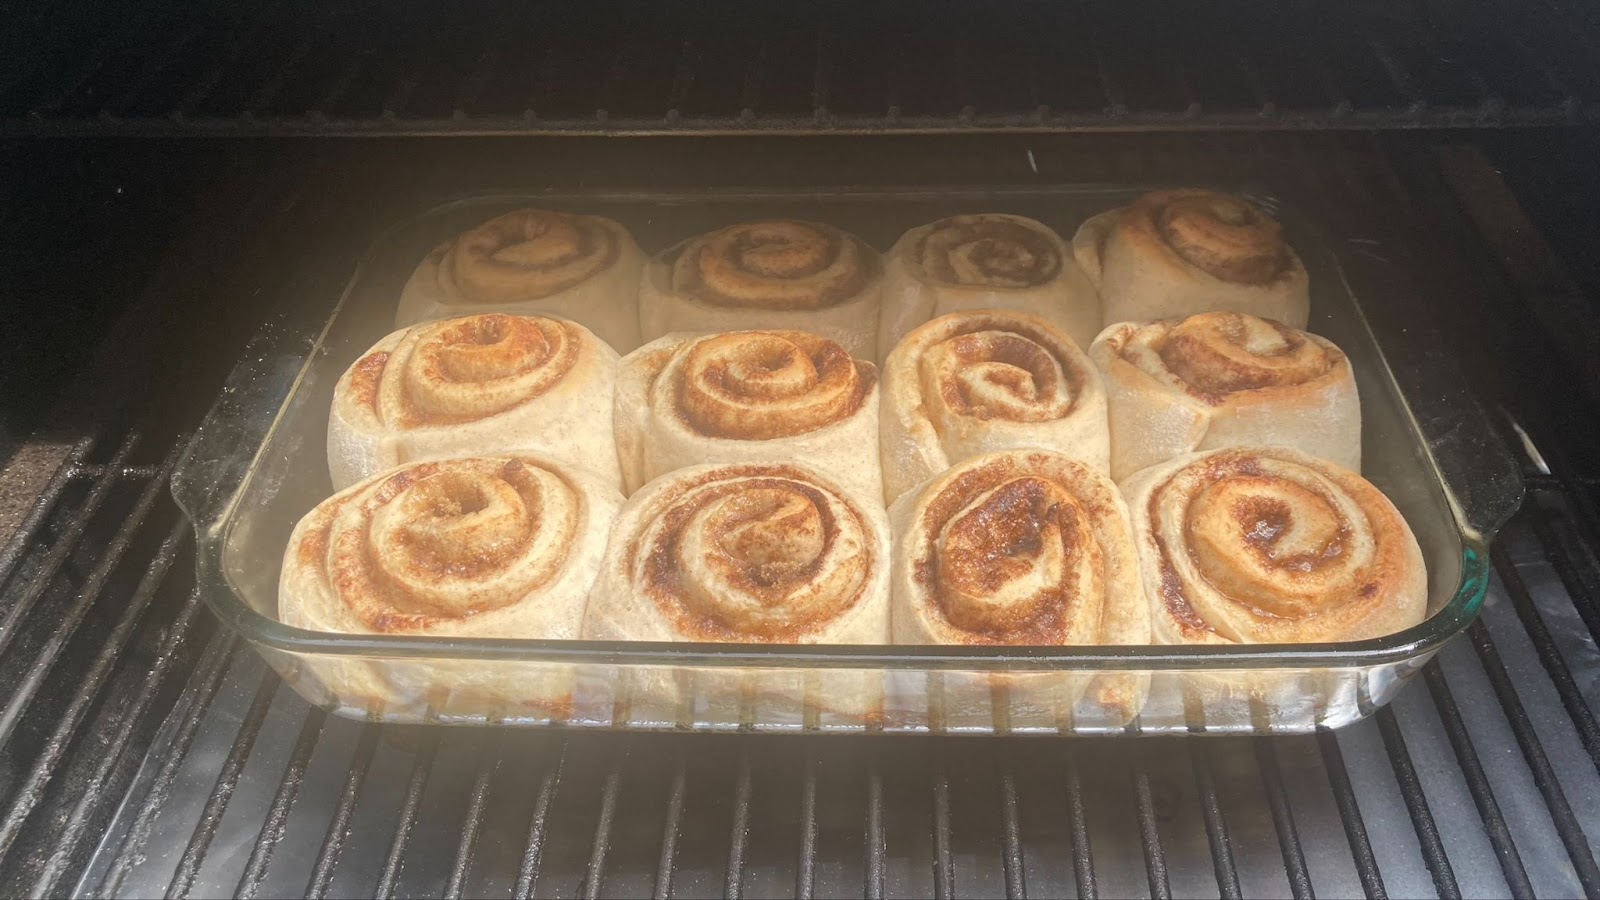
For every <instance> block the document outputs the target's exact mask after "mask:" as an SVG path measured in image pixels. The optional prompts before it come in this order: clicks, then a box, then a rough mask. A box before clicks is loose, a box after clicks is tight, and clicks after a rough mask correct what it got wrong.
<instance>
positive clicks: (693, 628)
mask: <svg viewBox="0 0 1600 900" xmlns="http://www.w3.org/2000/svg"><path fill="white" fill-rule="evenodd" d="M889 548H890V541H889V525H888V522H887V520H886V517H885V515H884V511H883V507H882V505H881V504H880V503H879V502H878V499H877V497H876V496H874V495H871V494H864V493H861V492H858V491H852V490H849V489H847V488H845V487H843V486H842V485H840V484H838V483H837V482H835V481H834V480H832V479H830V478H828V477H827V476H825V475H823V474H822V473H820V472H818V471H816V470H814V469H810V468H807V467H805V466H801V465H782V464H768V463H742V464H726V465H703V466H692V467H690V468H686V469H679V470H678V471H676V472H672V473H670V474H668V475H664V476H662V477H660V478H657V479H656V480H655V481H652V482H650V483H649V484H647V485H645V487H644V488H643V489H642V490H640V491H639V492H638V493H636V494H634V495H633V496H632V497H631V498H629V500H628V502H627V503H626V505H624V507H623V508H622V511H621V513H620V514H619V515H618V518H617V524H616V527H615V528H614V529H613V530H612V534H611V541H610V544H609V545H608V547H607V549H606V560H605V565H604V566H603V568H602V570H601V574H600V578H599V580H598V581H597V582H596V584H595V589H594V593H593V595H592V596H591V598H590V601H589V612H588V616H587V618H586V619H585V622H584V637H586V638H590V639H598V640H633V641H707V642H717V643H742V644H886V643H888V641H889V600H888V590H887V584H888V568H887V566H888V560H889ZM682 674H687V673H682ZM693 674H694V675H695V676H697V677H694V678H692V679H690V680H692V681H693V685H692V687H691V686H689V685H686V684H684V683H680V682H675V681H674V682H669V683H661V682H649V683H646V684H644V685H642V686H641V689H642V690H643V691H645V692H647V693H649V692H655V693H661V692H665V693H667V694H669V695H670V697H669V698H668V699H669V703H670V702H671V700H672V699H682V697H683V693H684V692H685V691H690V690H692V691H693V692H694V693H695V694H696V697H698V699H699V701H700V702H708V703H711V704H713V705H725V704H730V703H731V704H737V703H738V702H739V698H740V697H741V695H742V694H744V693H746V692H753V693H757V694H760V695H763V697H764V699H763V700H761V701H760V702H766V703H774V704H779V705H781V704H784V703H789V704H794V705H796V706H798V705H799V704H802V703H810V704H813V705H816V706H819V707H827V708H829V709H831V710H834V711H837V712H844V713H846V714H849V715H854V716H866V715H875V714H876V713H877V712H878V710H879V708H880V707H881V701H882V688H881V684H880V683H879V681H878V680H877V678H876V676H875V675H873V673H864V672H859V671H841V672H836V673H827V672H824V673H822V674H821V675H820V677H817V676H816V675H815V673H813V677H811V678H809V679H808V678H807V677H806V673H804V672H799V671H791V672H783V671H781V670H775V671H774V672H772V673H761V674H756V675H750V676H748V677H747V675H746V674H745V673H739V672H735V671H728V670H721V671H718V670H710V669H707V670H701V671H697V672H694V673H693ZM656 699H657V700H659V699H661V698H660V697H657V698H656ZM689 699H690V700H691V701H692V700H695V699H696V698H694V697H691V698H689Z"/></svg>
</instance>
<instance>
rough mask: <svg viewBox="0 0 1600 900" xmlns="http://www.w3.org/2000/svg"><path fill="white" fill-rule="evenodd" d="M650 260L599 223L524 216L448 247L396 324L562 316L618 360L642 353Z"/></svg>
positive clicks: (417, 283)
mask: <svg viewBox="0 0 1600 900" xmlns="http://www.w3.org/2000/svg"><path fill="white" fill-rule="evenodd" d="M644 263H645V260H644V254H642V253H640V252H639V247H638V245H637V244H635V243H634V241H633V236H632V235H631V234H629V233H628V230H627V229H626V228H624V227H622V226H621V225H620V224H618V223H616V222H613V221H612V220H610V219H604V218H601V217H599V216H580V215H573V214H570V213H562V212H552V211H550V210H543V209H519V210H516V211H514V212H509V213H506V214H504V215H501V216H496V217H495V218H493V219H490V220H489V221H487V222H485V223H483V224H482V225H479V226H478V227H477V228H474V229H472V230H471V231H468V232H466V233H465V234H463V235H461V236H460V237H458V238H455V239H454V240H450V241H446V242H445V243H443V244H440V245H439V246H438V247H437V248H435V249H434V251H433V252H432V253H429V254H428V256H427V258H426V259H424V260H423V261H422V263H421V264H420V265H418V266H417V270H416V272H414V273H412V276H411V280H410V281H408V282H407V283H406V287H405V291H404V292H403V293H402V294H401V296H400V309H399V312H398V314H397V315H396V316H395V324H396V325H397V326H406V325H410V324H412V323H415V322H422V321H426V320H428V319H437V318H445V317H449V316H461V315H469V314H472V313H487V312H502V313H516V314H522V315H547V316H560V317H562V318H565V319H571V320H573V321H575V322H580V323H582V324H583V325H585V326H587V327H588V328H589V329H590V330H591V331H593V332H594V333H595V334H596V335H598V336H599V337H600V339H601V340H603V341H605V342H606V343H608V344H610V345H611V346H612V348H613V349H615V350H616V351H617V352H619V353H627V352H628V351H630V350H632V349H633V348H635V347H637V346H639V307H638V290H639V275H640V272H641V271H643V269H644Z"/></svg>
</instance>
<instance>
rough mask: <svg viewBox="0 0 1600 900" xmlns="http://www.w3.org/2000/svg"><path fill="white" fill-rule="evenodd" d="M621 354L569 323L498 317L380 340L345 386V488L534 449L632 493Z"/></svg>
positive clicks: (341, 439)
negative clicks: (620, 425)
mask: <svg viewBox="0 0 1600 900" xmlns="http://www.w3.org/2000/svg"><path fill="white" fill-rule="evenodd" d="M616 379H617V354H616V352H615V351H614V350H612V349H611V348H610V347H608V346H606V344H605V342H603V341H601V340H600V339H598V338H596V337H595V336H594V334H592V333H591V332H590V331H589V330H588V329H587V328H584V327H583V326H582V325H579V324H577V323H575V322H566V321H562V320H559V319H544V318H535V317H532V316H510V315H502V314H498V313H495V314H489V315H481V316H468V317H467V318H463V319H446V320H444V321H439V322H425V323H423V324H421V325H414V326H412V327H410V328H405V329H402V330H400V331H397V332H395V333H393V334H391V335H389V336H388V337H386V338H384V339H383V340H381V341H379V342H378V343H377V344H376V345H375V346H374V347H373V348H372V349H371V350H369V351H367V352H366V353H365V354H363V355H362V357H361V358H360V359H358V360H356V361H355V363H354V364H352V365H351V366H350V368H349V369H348V370H346V371H345V373H344V376H343V377H341V378H340V379H339V383H338V384H337V385H336V386H335V387H334V393H333V407H332V410H331V411H330V413H329V416H328V471H329V474H330V475H331V476H332V478H333V485H334V488H335V489H340V488H344V487H347V486H349V485H351V484H354V483H355V482H357V481H360V480H361V479H363V478H366V477H368V476H370V475H374V474H376V473H378V472H381V471H383V470H384V469H387V468H390V467H392V466H397V465H399V464H401V463H404V462H411V461H413V460H418V459H427V458H433V457H440V456H456V455H465V454H483V453H496V452H500V451H508V450H518V451H522V450H526V451H532V452H536V453H541V454H546V455H548V456H550V457H551V458H553V459H559V460H562V461H564V462H567V463H569V464H572V465H575V466H581V467H583V468H587V469H589V470H591V471H593V472H594V473H595V474H597V475H599V476H600V477H602V478H603V479H605V480H606V482H607V483H609V484H611V485H613V486H616V487H620V486H621V469H620V467H619V465H618V463H617V452H616V448H615V445H614V440H615V439H614V437H613V434H612V422H611V403H612V394H613V393H614V390H615V385H616Z"/></svg>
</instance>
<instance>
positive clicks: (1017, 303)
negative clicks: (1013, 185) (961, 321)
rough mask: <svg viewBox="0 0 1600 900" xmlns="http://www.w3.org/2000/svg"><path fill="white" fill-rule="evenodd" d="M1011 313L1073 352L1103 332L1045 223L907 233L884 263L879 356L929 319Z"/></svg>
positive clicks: (1005, 222)
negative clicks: (1037, 320) (1044, 323)
mask: <svg viewBox="0 0 1600 900" xmlns="http://www.w3.org/2000/svg"><path fill="white" fill-rule="evenodd" d="M968 309H1013V310H1017V311H1019V312H1029V313H1033V314H1035V315H1037V316H1040V317H1042V318H1045V319H1048V320H1049V321H1051V322H1054V323H1055V324H1056V325H1057V326H1059V327H1060V328H1061V330H1062V331H1065V332H1066V333H1067V334H1068V335H1069V336H1070V337H1071V338H1072V339H1073V340H1074V341H1077V342H1078V346H1080V347H1087V346H1089V342H1090V341H1092V340H1094V336H1095V335H1096V334H1098V333H1099V332H1100V325H1101V317H1100V298H1099V297H1098V296H1096V294H1095V291H1094V286H1093V285H1092V284H1090V283H1089V280H1088V279H1087V278H1085V277H1084V275H1083V272H1082V271H1080V270H1079V268H1078V263H1077V261H1076V260H1074V259H1073V256H1072V252H1071V251H1070V250H1069V249H1068V248H1067V245H1066V243H1065V242H1064V241H1062V240H1061V238H1060V236H1059V235H1057V234H1056V233H1055V232H1054V231H1052V230H1051V229H1050V228H1049V226H1047V225H1045V224H1044V223H1043V222H1037V221H1034V220H1033V219H1027V218H1024V217H1022V216H1008V215H1000V214H989V215H977V216H953V217H951V218H948V219H940V220H939V221H937V222H934V223H932V224H929V225H924V226H922V227H920V228H913V229H911V230H910V231H908V232H906V233H905V235H904V236H903V237H901V238H900V240H899V242H897V243H896V244H895V245H894V248H893V249H891V250H890V251H889V252H888V254H886V255H885V257H884V288H883V313H882V315H881V316H880V318H879V325H878V356H879V358H880V359H881V358H883V357H886V356H888V354H889V351H890V350H892V349H894V345H895V344H897V343H899V341H900V339H901V338H903V337H905V335H906V334H907V333H908V332H910V331H911V329H913V328H915V327H917V326H918V325H920V324H922V323H923V322H926V321H927V320H928V319H931V318H933V317H934V316H942V315H944V314H945V313H951V312H957V311H960V310H968Z"/></svg>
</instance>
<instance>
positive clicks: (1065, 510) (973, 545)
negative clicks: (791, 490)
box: [889, 450, 1150, 720]
mask: <svg viewBox="0 0 1600 900" xmlns="http://www.w3.org/2000/svg"><path fill="white" fill-rule="evenodd" d="M889 521H890V527H891V528H892V529H893V531H894V535H895V548H894V564H893V571H892V575H891V582H890V592H891V598H892V599H891V604H892V607H891V608H892V612H891V615H892V618H893V624H894V640H895V643H896V644H940V645H961V646H995V645H1004V646H1012V645H1017V646H1054V647H1060V646H1083V645H1104V644H1147V643H1149V642H1150V612H1149V608H1148V606H1147V605H1146V604H1145V603H1144V602H1143V601H1142V600H1141V599H1140V598H1141V597H1142V596H1143V592H1142V590H1141V588H1140V585H1139V561H1138V554H1137V553H1136V552H1135V550H1134V546H1133V535H1132V533H1131V531H1130V530H1129V523H1128V509H1127V506H1126V505H1124V503H1123V500H1122V497H1121V496H1120V495H1119V494H1118V493H1117V489H1116V485H1114V484H1113V483H1112V482H1111V479H1110V478H1108V477H1106V475H1105V473H1104V472H1103V471H1101V470H1099V469H1097V468H1095V467H1093V466H1090V465H1087V464H1085V463H1083V462H1082V461H1080V460H1076V459H1073V458H1071V457H1068V456H1066V455H1064V454H1061V453H1056V452H1052V451H1049V450H1007V451H1004V452H1000V453H990V454H986V455H983V456H977V457H974V458H972V459H968V460H966V461H965V462H962V463H959V464H957V465H955V466H954V467H952V468H951V469H949V470H948V471H946V472H944V473H942V474H940V475H938V476H936V477H934V478H932V479H931V480H929V481H927V482H926V483H924V484H923V485H921V486H920V487H918V488H917V489H916V490H914V491H912V492H909V493H907V494H905V495H904V496H902V497H901V498H900V499H899V500H897V501H896V502H895V503H894V505H893V507H891V509H890V511H889ZM953 681H954V682H956V684H954V685H953V684H952V682H953ZM1087 684H1088V680H1087V679H1084V678H1081V677H1071V678H1069V677H1066V676H1063V675H1060V674H1056V673H1050V674H1044V675H1012V676H990V677H978V678H967V679H958V678H955V677H954V676H952V675H949V674H947V675H946V678H945V688H946V691H947V693H948V692H954V693H955V694H956V695H957V696H960V695H961V694H962V693H971V692H973V691H976V692H977V693H978V694H980V695H983V696H981V697H980V698H979V699H983V700H986V699H988V698H987V696H986V695H987V694H988V693H989V690H988V689H989V688H991V687H994V686H997V685H1003V686H1005V687H1007V688H1009V693H1010V695H1011V696H1010V702H1012V703H1015V704H1018V705H1020V706H1023V707H1026V706H1029V705H1038V704H1040V703H1044V704H1046V705H1049V704H1050V703H1053V702H1055V701H1053V700H1052V699H1051V697H1052V696H1054V695H1056V694H1059V695H1060V696H1059V698H1057V699H1059V700H1060V701H1062V702H1063V703H1064V704H1065V705H1066V706H1067V707H1071V706H1072V705H1073V703H1074V702H1075V701H1076V700H1077V699H1078V695H1080V694H1082V692H1083V690H1084V688H1085V687H1086V686H1087ZM1030 693H1031V694H1032V695H1033V698H1032V700H1031V701H1030V700H1028V699H1026V695H1027V694H1030ZM1142 695H1143V681H1142V680H1141V679H1133V680H1121V681H1114V680H1107V681H1106V682H1104V683H1103V684H1102V685H1100V687H1099V689H1098V690H1097V695H1096V697H1095V698H1094V699H1095V701H1096V703H1097V704H1106V703H1109V704H1112V705H1115V706H1117V707H1119V709H1120V712H1121V713H1122V714H1123V715H1122V716H1121V718H1122V719H1124V720H1125V719H1126V718H1127V717H1131V716H1132V715H1133V713H1135V712H1136V711H1137V704H1138V701H1139V699H1140V698H1141V697H1142ZM947 705H948V703H947Z"/></svg>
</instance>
